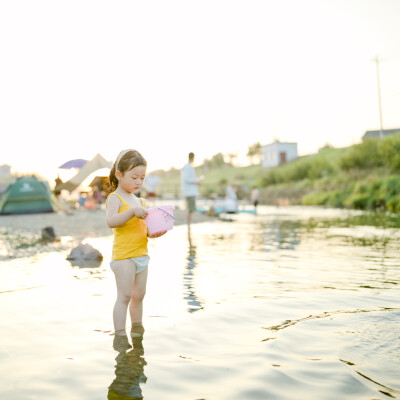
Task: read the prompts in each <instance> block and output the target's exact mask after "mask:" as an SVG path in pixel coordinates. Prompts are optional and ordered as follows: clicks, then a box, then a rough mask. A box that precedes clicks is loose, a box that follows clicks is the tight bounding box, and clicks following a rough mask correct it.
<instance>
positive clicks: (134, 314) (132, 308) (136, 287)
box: [129, 268, 148, 324]
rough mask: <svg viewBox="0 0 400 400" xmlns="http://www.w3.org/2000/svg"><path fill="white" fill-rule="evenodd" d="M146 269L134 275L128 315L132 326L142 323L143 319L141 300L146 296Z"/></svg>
mask: <svg viewBox="0 0 400 400" xmlns="http://www.w3.org/2000/svg"><path fill="white" fill-rule="evenodd" d="M147 275H148V268H146V269H145V270H143V271H142V272H140V273H139V274H137V275H136V278H135V282H134V284H133V290H132V292H131V296H132V299H131V304H130V305H129V313H130V316H131V321H132V324H135V323H142V318H143V299H144V295H145V294H146V284H147Z"/></svg>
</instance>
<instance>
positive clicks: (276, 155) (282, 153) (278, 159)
mask: <svg viewBox="0 0 400 400" xmlns="http://www.w3.org/2000/svg"><path fill="white" fill-rule="evenodd" d="M296 158H298V154H297V143H287V142H279V141H275V142H274V143H271V144H267V145H265V146H263V147H262V167H263V168H272V167H277V166H278V165H281V164H284V163H287V162H290V161H292V160H294V159H296Z"/></svg>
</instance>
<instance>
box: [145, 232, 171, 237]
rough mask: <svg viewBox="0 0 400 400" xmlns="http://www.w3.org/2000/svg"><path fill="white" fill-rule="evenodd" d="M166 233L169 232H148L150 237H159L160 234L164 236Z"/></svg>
mask: <svg viewBox="0 0 400 400" xmlns="http://www.w3.org/2000/svg"><path fill="white" fill-rule="evenodd" d="M166 233H167V231H161V232H156V233H153V234H152V235H150V234H149V233H148V234H147V236H148V237H149V238H158V237H160V236H162V235H165V234H166Z"/></svg>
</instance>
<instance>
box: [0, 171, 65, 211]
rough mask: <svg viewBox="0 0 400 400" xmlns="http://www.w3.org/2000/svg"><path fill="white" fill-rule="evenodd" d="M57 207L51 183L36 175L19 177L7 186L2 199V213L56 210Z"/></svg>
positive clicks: (0, 205)
mask: <svg viewBox="0 0 400 400" xmlns="http://www.w3.org/2000/svg"><path fill="white" fill-rule="evenodd" d="M57 208H58V202H57V199H56V197H55V196H54V194H53V193H52V192H51V190H50V187H49V184H48V183H47V182H46V181H43V180H40V179H38V178H36V177H35V176H23V177H21V178H18V179H17V180H16V181H15V182H14V183H12V184H10V185H9V186H8V187H7V190H6V191H5V193H4V195H3V197H2V199H1V201H0V214H30V213H41V212H54V211H56V210H57Z"/></svg>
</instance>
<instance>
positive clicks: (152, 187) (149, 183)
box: [143, 175, 161, 200]
mask: <svg viewBox="0 0 400 400" xmlns="http://www.w3.org/2000/svg"><path fill="white" fill-rule="evenodd" d="M160 182H161V178H160V177H158V176H157V175H149V176H147V177H146V179H145V181H144V185H143V186H144V189H145V190H146V192H147V195H146V198H147V199H149V200H150V199H151V200H155V199H156V198H157V186H158V185H159V184H160Z"/></svg>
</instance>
